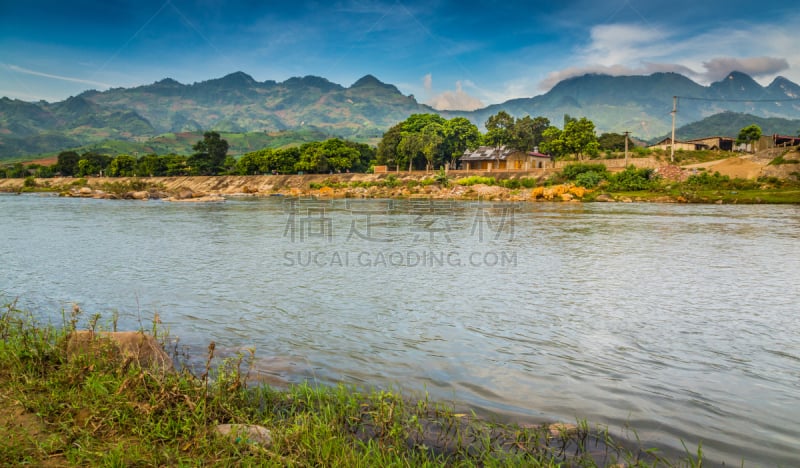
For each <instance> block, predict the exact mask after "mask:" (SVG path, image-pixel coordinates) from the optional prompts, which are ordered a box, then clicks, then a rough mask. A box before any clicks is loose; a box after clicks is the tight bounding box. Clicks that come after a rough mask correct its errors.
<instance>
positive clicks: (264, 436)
mask: <svg viewBox="0 0 800 468" xmlns="http://www.w3.org/2000/svg"><path fill="white" fill-rule="evenodd" d="M214 432H215V433H217V434H218V435H220V436H222V437H225V438H226V439H230V441H231V442H236V443H244V444H254V445H259V446H261V447H264V448H268V447H270V446H271V445H272V434H271V433H270V431H269V429H267V428H266V427H263V426H257V425H255V424H219V425H217V426H216V427H215V428H214Z"/></svg>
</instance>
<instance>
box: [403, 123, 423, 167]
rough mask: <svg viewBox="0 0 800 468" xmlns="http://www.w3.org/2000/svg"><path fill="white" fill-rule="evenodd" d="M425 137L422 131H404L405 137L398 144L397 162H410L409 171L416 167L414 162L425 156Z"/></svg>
mask: <svg viewBox="0 0 800 468" xmlns="http://www.w3.org/2000/svg"><path fill="white" fill-rule="evenodd" d="M424 150H425V137H423V136H422V134H421V133H415V132H403V137H402V138H401V139H400V143H399V144H398V145H397V163H398V164H403V165H405V164H406V163H408V171H409V172H411V171H412V170H413V169H414V162H415V161H416V160H417V159H418V158H420V157H425V155H424Z"/></svg>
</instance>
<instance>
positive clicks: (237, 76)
mask: <svg viewBox="0 0 800 468" xmlns="http://www.w3.org/2000/svg"><path fill="white" fill-rule="evenodd" d="M220 81H223V82H225V83H240V84H248V85H252V84H255V83H256V80H254V79H253V77H252V76H250V75H248V74H247V73H245V72H243V71H237V72H233V73H230V74H228V75H225V76H223V77H222V78H220Z"/></svg>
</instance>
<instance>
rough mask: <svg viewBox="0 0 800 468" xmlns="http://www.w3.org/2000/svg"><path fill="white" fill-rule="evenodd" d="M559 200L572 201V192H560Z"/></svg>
mask: <svg viewBox="0 0 800 468" xmlns="http://www.w3.org/2000/svg"><path fill="white" fill-rule="evenodd" d="M561 201H572V194H571V193H562V194H561Z"/></svg>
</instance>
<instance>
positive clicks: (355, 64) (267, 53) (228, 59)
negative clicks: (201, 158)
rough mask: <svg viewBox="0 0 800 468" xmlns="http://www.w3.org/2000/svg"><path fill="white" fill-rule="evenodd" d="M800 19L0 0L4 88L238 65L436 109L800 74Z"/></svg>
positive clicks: (728, 13)
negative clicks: (618, 84) (562, 92)
mask: <svg viewBox="0 0 800 468" xmlns="http://www.w3.org/2000/svg"><path fill="white" fill-rule="evenodd" d="M798 29H800V13H798V11H797V9H796V8H793V7H792V6H791V2H787V1H785V0H784V1H773V0H763V1H761V2H752V1H742V0H726V1H722V0H708V1H698V0H674V1H670V2H661V1H658V2H657V1H645V0H611V1H597V0H574V1H571V0H567V1H561V2H537V1H527V2H525V1H505V2H496V3H495V2H484V1H474V0H463V1H459V2H454V1H437V0H432V1H425V2H423V1H411V0H405V1H391V0H378V1H368V0H364V1H361V0H342V1H337V0H333V1H319V2H315V1H303V0H297V1H292V2H283V1H280V2H260V1H251V0H238V1H233V2H221V1H217V0H166V1H159V0H156V1H151V0H139V1H129V0H107V1H105V2H89V1H85V0H77V1H72V2H64V1H40V0H28V1H24V0H23V1H19V0H0V96H8V97H11V98H18V99H23V100H27V101H34V100H39V99H44V100H48V101H54V100H62V99H65V98H66V97H68V96H70V95H76V94H79V93H80V92H82V91H85V90H87V89H99V90H103V89H108V88H110V87H131V86H137V85H142V84H149V83H152V82H155V81H157V80H160V79H162V78H165V77H170V78H174V79H176V80H178V81H180V82H181V83H194V82H198V81H204V80H207V79H211V78H219V77H221V76H224V75H226V74H228V73H232V72H234V71H244V72H245V73H248V74H250V75H251V76H253V77H254V78H255V79H256V80H258V81H264V80H276V81H283V80H285V79H287V78H290V77H292V76H304V75H318V76H323V77H325V78H327V79H329V80H331V81H333V82H336V83H339V84H342V85H344V86H349V85H351V84H352V83H353V82H355V81H356V80H357V79H358V78H360V77H361V76H363V75H366V74H373V75H375V76H376V77H378V78H379V79H380V80H382V81H384V82H387V83H391V84H394V85H396V86H397V87H398V88H400V90H401V91H402V92H404V93H406V94H414V95H415V97H416V98H417V100H419V101H420V102H426V103H429V104H433V105H434V106H435V107H438V108H474V107H478V106H484V105H489V104H495V103H500V102H503V101H505V100H508V99H512V98H519V97H531V96H535V95H538V94H542V93H544V92H546V91H547V90H548V89H550V88H551V87H552V86H553V85H554V84H555V83H557V82H558V81H560V80H561V79H564V78H568V77H570V76H575V75H581V74H584V73H587V72H600V73H608V74H614V75H620V74H650V73H652V72H656V71H676V72H679V73H683V74H685V75H687V76H689V77H690V78H692V79H693V80H695V81H697V82H699V83H702V84H709V83H710V82H713V81H716V80H719V79H721V78H723V77H724V76H725V74H727V73H728V72H730V71H732V70H734V69H735V70H739V71H744V72H746V73H749V74H750V75H751V76H753V77H754V78H755V79H756V80H757V81H759V82H760V83H762V84H768V83H769V82H770V81H771V80H772V79H773V78H774V77H775V76H778V75H782V76H785V77H787V78H789V79H791V80H792V81H794V82H798V83H800V47H798V44H800V41H798V39H797V32H796V31H798Z"/></svg>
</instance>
